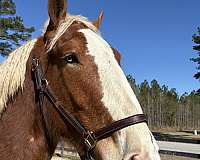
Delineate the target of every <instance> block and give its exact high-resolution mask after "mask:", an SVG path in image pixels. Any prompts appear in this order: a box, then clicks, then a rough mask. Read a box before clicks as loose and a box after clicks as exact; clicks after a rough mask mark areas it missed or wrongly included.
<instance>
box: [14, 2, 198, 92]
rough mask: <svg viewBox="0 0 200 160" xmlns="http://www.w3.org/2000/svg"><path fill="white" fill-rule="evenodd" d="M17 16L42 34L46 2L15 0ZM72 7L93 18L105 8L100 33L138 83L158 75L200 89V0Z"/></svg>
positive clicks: (165, 80) (180, 86)
mask: <svg viewBox="0 0 200 160" xmlns="http://www.w3.org/2000/svg"><path fill="white" fill-rule="evenodd" d="M14 1H15V3H16V5H17V14H18V15H20V16H22V18H23V19H24V23H25V24H26V25H27V26H34V27H35V28H36V32H35V33H34V34H33V37H37V36H39V35H40V34H41V31H42V28H43V24H44V22H45V20H46V19H47V0H34V1H28V0H14ZM68 3H69V4H68V7H69V9H68V11H69V12H70V13H71V14H81V15H83V16H86V17H88V18H89V19H90V20H93V19H95V18H96V16H97V15H98V13H99V12H100V11H101V10H103V11H104V13H105V16H104V20H103V24H102V26H101V33H102V35H103V37H104V38H105V39H106V40H107V41H108V42H109V43H111V44H112V45H113V47H115V48H117V49H118V50H119V51H120V52H121V53H122V57H123V58H122V67H123V70H124V71H125V73H126V74H132V75H133V76H134V77H135V79H136V81H137V83H141V82H142V81H144V80H145V79H147V80H148V81H151V80H152V79H157V80H158V82H159V83H160V84H161V85H163V84H165V85H167V86H169V88H176V89H177V91H178V92H179V93H184V92H190V91H192V90H194V89H197V88H199V86H200V83H199V82H198V81H197V80H195V79H194V78H193V74H194V73H196V70H195V64H194V63H192V62H191V61H190V58H192V57H195V56H196V55H197V54H196V52H195V51H193V50H192V46H193V45H194V44H193V43H192V38H191V37H192V35H193V34H194V33H195V32H196V29H197V26H200V11H199V6H200V1H199V0H190V1H189V0H167V1H161V0H152V1H150V0H124V1H116V0H109V1H97V0H84V1H83V0H76V1H73V0H69V2H68Z"/></svg>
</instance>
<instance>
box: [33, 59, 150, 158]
mask: <svg viewBox="0 0 200 160" xmlns="http://www.w3.org/2000/svg"><path fill="white" fill-rule="evenodd" d="M32 72H33V80H34V83H35V91H36V95H38V99H39V105H40V108H42V107H43V100H44V97H46V98H47V99H48V100H49V101H50V102H51V104H52V106H53V107H54V109H55V110H56V111H57V113H58V114H59V116H60V117H61V119H62V120H63V122H64V123H65V125H67V126H68V125H70V126H71V127H73V129H74V130H75V131H76V132H77V133H78V134H79V135H80V137H81V138H82V142H83V144H84V150H85V155H84V156H82V157H81V160H91V159H92V154H93V150H94V148H95V146H96V144H97V142H98V141H100V140H102V139H105V138H107V137H110V136H111V135H112V134H113V133H114V132H116V131H119V130H121V129H123V128H126V127H128V126H131V125H135V124H138V123H142V122H147V120H146V117H145V115H144V114H137V115H133V116H130V117H127V118H125V119H121V120H118V121H115V122H113V123H111V124H109V125H107V126H105V127H102V128H100V129H97V130H96V131H90V130H88V129H87V128H86V127H84V125H83V124H82V123H81V122H80V121H79V120H78V119H77V118H75V117H74V116H73V115H72V114H70V113H69V112H67V111H66V110H65V107H64V106H62V104H61V103H60V102H59V101H58V99H57V97H56V96H55V94H54V92H53V91H52V90H51V87H50V86H49V85H48V81H47V80H46V79H45V78H44V77H43V76H44V74H43V70H42V66H41V64H40V62H39V59H37V58H32Z"/></svg>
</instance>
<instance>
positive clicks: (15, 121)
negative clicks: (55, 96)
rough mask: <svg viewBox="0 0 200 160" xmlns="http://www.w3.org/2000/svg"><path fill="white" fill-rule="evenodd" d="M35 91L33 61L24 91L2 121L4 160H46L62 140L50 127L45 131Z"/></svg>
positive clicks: (0, 152)
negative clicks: (32, 70) (32, 74)
mask: <svg viewBox="0 0 200 160" xmlns="http://www.w3.org/2000/svg"><path fill="white" fill-rule="evenodd" d="M30 57H31V56H30ZM34 92H35V91H34V83H33V81H32V78H31V58H29V60H28V62H27V71H26V78H25V82H24V89H23V91H19V92H18V93H17V94H16V95H15V97H14V98H13V100H10V102H8V105H7V109H6V111H5V112H4V113H3V115H2V119H1V121H0V159H7V160H11V159H33V160H34V159H37V160H38V159H42V160H45V159H49V158H50V157H51V156H52V154H53V152H54V150H55V148H56V145H57V142H58V138H54V135H53V133H52V132H50V131H49V130H48V126H46V127H47V128H44V123H43V122H44V119H42V114H41V112H40V109H39V107H38V105H37V104H36V103H35V94H34ZM44 114H45V113H44ZM44 116H45V115H44ZM46 129H47V130H48V131H47V130H46ZM47 133H48V138H47ZM57 137H58V136H57Z"/></svg>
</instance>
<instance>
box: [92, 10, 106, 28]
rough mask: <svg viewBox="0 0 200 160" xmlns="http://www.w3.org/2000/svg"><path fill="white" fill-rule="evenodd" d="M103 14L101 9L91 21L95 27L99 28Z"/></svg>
mask: <svg viewBox="0 0 200 160" xmlns="http://www.w3.org/2000/svg"><path fill="white" fill-rule="evenodd" d="M103 15H104V13H103V11H101V13H100V15H99V16H98V18H97V19H96V20H95V21H94V22H93V25H94V26H95V27H96V28H97V29H99V28H100V26H101V23H102V20H103Z"/></svg>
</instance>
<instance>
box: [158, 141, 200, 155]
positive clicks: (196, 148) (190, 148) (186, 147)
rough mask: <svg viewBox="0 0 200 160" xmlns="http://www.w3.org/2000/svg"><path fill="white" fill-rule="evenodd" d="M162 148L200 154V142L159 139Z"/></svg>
mask: <svg viewBox="0 0 200 160" xmlns="http://www.w3.org/2000/svg"><path fill="white" fill-rule="evenodd" d="M158 145H159V147H160V149H161V150H165V151H175V152H184V153H192V154H200V144H191V143H180V142H167V141H158Z"/></svg>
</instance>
